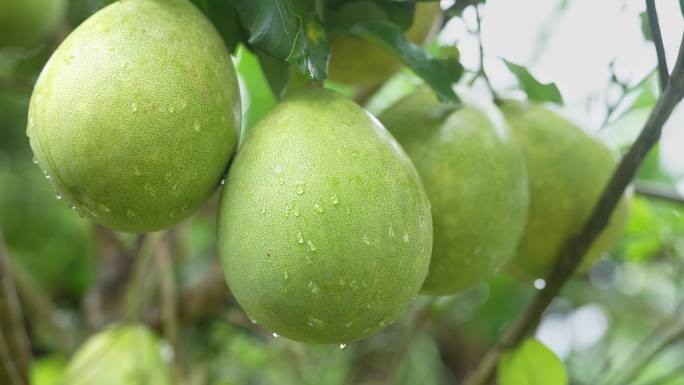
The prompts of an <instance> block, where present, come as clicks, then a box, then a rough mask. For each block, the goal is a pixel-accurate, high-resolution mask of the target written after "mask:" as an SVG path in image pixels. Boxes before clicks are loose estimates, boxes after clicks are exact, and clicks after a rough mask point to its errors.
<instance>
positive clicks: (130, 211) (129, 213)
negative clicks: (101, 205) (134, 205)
mask: <svg viewBox="0 0 684 385" xmlns="http://www.w3.org/2000/svg"><path fill="white" fill-rule="evenodd" d="M126 216H127V217H129V218H134V217H135V211H133V210H126Z"/></svg>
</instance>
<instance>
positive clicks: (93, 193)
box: [28, 0, 240, 232]
mask: <svg viewBox="0 0 684 385" xmlns="http://www.w3.org/2000/svg"><path fill="white" fill-rule="evenodd" d="M239 98H240V95H239V91H238V86H237V80H236V75H235V70H234V68H233V65H232V63H231V59H230V56H229V55H228V52H227V51H226V49H225V46H224V44H223V41H222V40H221V38H220V36H219V35H218V34H217V32H216V30H215V29H214V27H213V26H212V25H211V23H210V22H209V21H208V20H207V19H206V18H205V17H204V16H203V15H202V14H201V13H200V11H199V10H197V9H196V8H195V7H194V6H193V5H192V4H190V3H189V2H187V1H186V0H166V1H165V0H128V1H124V2H117V3H114V4H112V5H110V6H108V7H106V8H104V9H102V10H101V11H99V12H98V13H96V14H95V15H93V16H92V17H91V18H89V19H88V20H86V21H85V22H84V23H83V24H81V26H79V27H78V28H77V29H76V30H75V31H74V32H73V33H72V34H71V35H70V36H69V37H68V38H67V39H66V40H65V41H64V42H63V43H62V45H61V46H60V47H59V48H58V49H57V51H56V52H55V53H54V54H53V56H52V57H51V58H50V60H49V62H48V63H47V65H46V66H45V68H44V69H43V72H42V73H41V75H40V77H39V79H38V83H37V84H36V87H35V89H34V92H33V95H32V98H31V105H30V110H29V125H28V135H29V136H30V138H31V139H30V141H31V147H32V149H33V151H34V154H35V155H36V158H37V160H38V161H39V164H40V166H41V168H43V170H44V171H45V172H46V173H47V174H48V175H50V177H51V178H50V179H51V180H52V181H53V183H54V185H55V187H56V189H57V191H58V192H59V193H60V194H61V195H63V196H64V198H65V200H66V201H67V202H69V203H70V204H73V205H75V206H76V208H77V209H78V210H79V212H80V213H81V214H82V215H86V216H88V217H91V218H92V219H94V220H96V221H97V222H100V223H102V224H104V225H107V226H109V227H112V228H114V229H117V230H122V231H127V232H148V231H155V230H159V229H163V228H165V227H167V226H169V225H171V224H173V223H175V222H178V221H179V220H181V219H183V218H184V217H187V216H189V215H190V214H191V213H193V212H194V211H195V210H196V209H197V208H198V207H199V206H200V205H201V204H202V203H203V202H205V201H206V200H207V198H208V197H209V196H210V195H211V194H212V193H213V192H214V191H215V190H216V187H217V186H218V185H219V182H220V180H221V177H222V175H223V173H224V171H225V169H226V167H227V164H228V162H229V160H230V157H231V156H232V154H233V151H234V148H235V145H236V143H237V139H238V134H239V127H240V99H239Z"/></svg>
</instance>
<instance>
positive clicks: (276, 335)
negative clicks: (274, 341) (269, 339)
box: [271, 332, 280, 338]
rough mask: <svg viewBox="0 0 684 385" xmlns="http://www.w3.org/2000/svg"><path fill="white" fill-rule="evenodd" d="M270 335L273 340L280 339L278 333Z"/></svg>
mask: <svg viewBox="0 0 684 385" xmlns="http://www.w3.org/2000/svg"><path fill="white" fill-rule="evenodd" d="M271 335H272V336H273V338H278V337H280V336H279V335H278V333H275V332H274V333H273V334H271Z"/></svg>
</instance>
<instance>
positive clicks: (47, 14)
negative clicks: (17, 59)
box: [0, 0, 67, 48]
mask: <svg viewBox="0 0 684 385" xmlns="http://www.w3.org/2000/svg"><path fill="white" fill-rule="evenodd" d="M66 9H67V1H66V0H2V1H0V47H8V46H9V47H25V48H31V47H33V46H35V45H36V44H38V43H40V42H41V41H42V40H43V39H45V38H46V37H47V36H48V35H49V34H50V33H52V32H53V31H54V30H55V29H57V27H58V26H59V23H61V22H62V21H63V20H64V15H65V14H66Z"/></svg>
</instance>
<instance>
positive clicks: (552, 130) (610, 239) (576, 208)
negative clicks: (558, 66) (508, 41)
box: [500, 101, 629, 279]
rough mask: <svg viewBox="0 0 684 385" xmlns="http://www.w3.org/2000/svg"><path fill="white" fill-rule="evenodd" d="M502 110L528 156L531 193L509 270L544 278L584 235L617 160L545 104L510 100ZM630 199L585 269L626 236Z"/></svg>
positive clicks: (588, 257)
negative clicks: (562, 252) (564, 249)
mask: <svg viewBox="0 0 684 385" xmlns="http://www.w3.org/2000/svg"><path fill="white" fill-rule="evenodd" d="M500 107H501V110H502V112H503V113H504V116H505V117H506V120H507V121H508V122H509V124H510V126H511V128H512V129H513V132H514V133H515V136H516V138H517V140H518V143H519V145H520V148H521V150H522V152H523V156H524V157H525V165H526V167H527V175H528V180H529V189H530V210H529V214H528V220H527V226H526V228H525V234H524V235H523V238H522V240H521V242H520V244H519V245H518V250H517V252H516V256H515V257H514V258H513V259H512V260H511V263H510V265H509V266H508V269H509V270H510V271H511V272H513V273H514V274H515V275H517V276H519V277H522V278H525V279H535V278H540V277H544V276H546V275H547V274H548V273H549V271H550V270H551V268H552V266H553V264H554V261H555V259H556V257H557V256H558V253H559V252H560V249H561V248H562V247H563V244H564V242H565V241H566V240H567V239H568V238H569V237H571V236H573V235H575V234H577V233H578V232H579V231H581V229H582V227H583V226H584V223H585V222H586V220H587V219H588V218H589V215H591V211H592V210H593V208H594V205H595V204H596V202H597V200H598V199H599V197H600V196H601V193H602V192H603V189H604V187H605V185H606V183H608V180H609V179H610V176H611V175H612V173H613V171H614V169H615V167H616V160H615V157H614V156H613V155H612V154H611V152H610V151H609V150H608V149H607V148H606V147H605V146H604V145H603V144H602V143H601V142H599V141H598V140H597V139H595V138H593V137H591V136H589V135H588V134H587V133H585V132H584V131H582V129H580V128H579V127H577V126H576V125H575V124H573V123H571V122H570V121H568V120H567V119H565V118H563V117H562V116H560V115H559V114H558V113H556V112H554V111H552V110H550V109H548V108H546V107H544V106H541V105H537V104H525V103H521V102H515V101H505V102H503V103H502V104H501V106H500ZM628 200H629V196H628V195H627V194H626V195H625V196H623V198H622V199H621V200H620V202H619V203H618V206H617V207H616V209H615V211H614V212H613V215H612V216H611V218H610V221H609V224H608V226H607V227H606V228H605V229H604V230H603V231H602V232H601V234H600V235H599V237H598V238H597V240H596V241H595V242H594V244H593V245H592V246H591V248H590V250H589V251H588V252H587V254H586V255H585V257H584V260H583V261H582V264H581V266H580V268H579V271H584V270H586V269H588V268H589V266H591V264H593V263H594V262H595V261H596V260H597V259H598V258H599V256H600V255H601V253H602V252H604V251H606V250H608V249H609V248H610V247H611V246H612V245H613V244H614V243H615V242H616V241H617V240H618V239H619V238H620V236H621V235H622V232H623V230H624V227H625V225H626V223H627V219H628V217H629V203H628Z"/></svg>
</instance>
